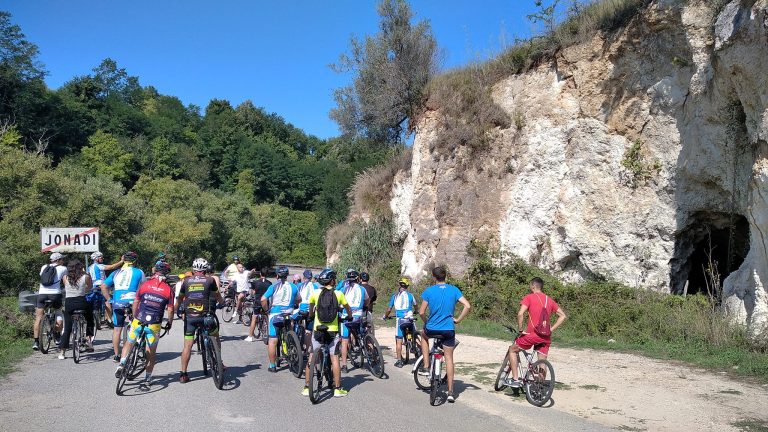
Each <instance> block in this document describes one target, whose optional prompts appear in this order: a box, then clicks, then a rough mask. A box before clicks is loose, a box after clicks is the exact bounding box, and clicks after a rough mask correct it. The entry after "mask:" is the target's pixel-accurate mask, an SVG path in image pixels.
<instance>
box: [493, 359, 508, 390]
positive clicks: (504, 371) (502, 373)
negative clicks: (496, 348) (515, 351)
mask: <svg viewBox="0 0 768 432" xmlns="http://www.w3.org/2000/svg"><path fill="white" fill-rule="evenodd" d="M508 369H509V355H507V354H504V360H502V361H501V367H500V368H499V373H497V374H496V382H494V383H493V389H494V390H496V391H502V390H504V389H505V388H507V385H506V384H504V381H506V379H507V377H508V376H509V370H508Z"/></svg>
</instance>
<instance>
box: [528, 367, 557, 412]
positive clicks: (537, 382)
mask: <svg viewBox="0 0 768 432" xmlns="http://www.w3.org/2000/svg"><path fill="white" fill-rule="evenodd" d="M524 383H525V398H526V399H528V402H529V403H530V404H531V405H533V406H537V407H540V406H542V405H544V404H545V403H547V402H548V401H549V399H550V398H551V397H552V392H553V391H554V390H555V369H554V368H553V367H552V365H551V364H550V363H549V362H548V361H547V360H538V361H537V362H535V363H534V364H532V365H531V367H530V368H528V372H527V373H526V379H525V380H524Z"/></svg>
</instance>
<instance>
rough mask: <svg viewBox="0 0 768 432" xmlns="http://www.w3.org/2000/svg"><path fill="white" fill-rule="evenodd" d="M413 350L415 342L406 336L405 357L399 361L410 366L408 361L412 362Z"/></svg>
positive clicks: (404, 344)
mask: <svg viewBox="0 0 768 432" xmlns="http://www.w3.org/2000/svg"><path fill="white" fill-rule="evenodd" d="M412 349H413V341H412V340H409V339H408V338H407V336H406V339H405V341H404V342H403V355H402V356H401V357H400V358H399V359H398V360H402V361H403V364H408V360H410V354H411V350H412Z"/></svg>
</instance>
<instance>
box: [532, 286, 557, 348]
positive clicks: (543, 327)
mask: <svg viewBox="0 0 768 432" xmlns="http://www.w3.org/2000/svg"><path fill="white" fill-rule="evenodd" d="M536 298H537V299H538V300H539V303H541V299H540V298H539V296H536ZM548 301H549V297H547V295H546V294H545V295H544V304H543V305H542V306H544V308H543V309H542V310H541V315H539V320H538V321H537V322H536V325H534V326H533V331H534V332H536V334H537V335H539V336H541V337H544V338H548V337H550V336H551V335H552V329H550V328H549V312H547V303H548Z"/></svg>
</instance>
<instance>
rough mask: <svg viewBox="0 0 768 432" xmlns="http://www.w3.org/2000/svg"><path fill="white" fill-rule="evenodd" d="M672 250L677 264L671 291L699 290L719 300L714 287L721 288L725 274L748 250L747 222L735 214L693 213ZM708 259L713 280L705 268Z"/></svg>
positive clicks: (727, 273)
mask: <svg viewBox="0 0 768 432" xmlns="http://www.w3.org/2000/svg"><path fill="white" fill-rule="evenodd" d="M675 251H676V252H675V255H676V261H677V264H678V265H677V266H674V265H673V274H672V281H671V282H672V291H673V292H674V293H676V294H683V293H684V292H687V294H697V293H702V294H705V295H711V296H713V297H714V298H715V299H717V300H719V298H720V289H719V288H718V287H720V288H722V284H723V281H725V278H727V277H728V275H729V274H730V273H731V272H733V271H735V270H736V269H738V268H739V266H741V263H742V262H744V258H745V257H746V256H747V252H749V222H747V219H746V218H745V217H744V216H742V215H739V214H734V215H730V214H729V213H720V212H698V213H695V214H693V215H692V216H691V218H690V223H689V224H688V226H687V227H686V228H685V229H684V230H682V231H681V232H680V234H679V235H678V236H677V241H676V244H675ZM710 262H711V263H712V267H713V268H715V269H716V271H715V272H713V273H714V275H715V276H716V277H715V280H714V281H713V278H712V274H710V273H709V272H708V268H709V267H710ZM686 282H687V283H688V287H687V289H686ZM713 282H714V283H713Z"/></svg>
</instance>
